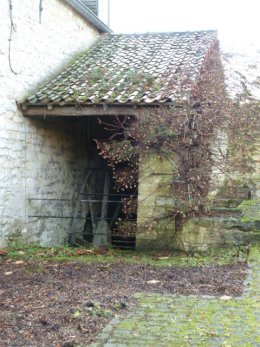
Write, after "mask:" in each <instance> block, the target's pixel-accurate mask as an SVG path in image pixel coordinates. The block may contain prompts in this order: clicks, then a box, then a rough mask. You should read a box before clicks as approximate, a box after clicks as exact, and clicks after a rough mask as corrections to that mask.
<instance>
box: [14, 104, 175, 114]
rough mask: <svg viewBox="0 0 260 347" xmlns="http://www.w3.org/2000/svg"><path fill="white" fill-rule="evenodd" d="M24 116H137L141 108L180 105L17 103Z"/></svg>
mask: <svg viewBox="0 0 260 347" xmlns="http://www.w3.org/2000/svg"><path fill="white" fill-rule="evenodd" d="M18 106H19V108H20V110H21V112H22V114H23V115H24V116H25V117H82V116H83V117H84V116H120V115H124V116H138V115H139V114H140V113H141V111H142V110H144V109H147V108H150V109H156V108H159V107H177V108H178V107H181V106H182V105H179V104H175V103H172V102H165V103H149V104H148V103H137V104H131V103H126V104H106V103H102V104H92V105H90V104H85V105H84V104H80V105H75V104H71V105H55V104H48V105H39V104H24V103H18Z"/></svg>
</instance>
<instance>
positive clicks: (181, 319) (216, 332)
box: [92, 245, 260, 347]
mask: <svg viewBox="0 0 260 347" xmlns="http://www.w3.org/2000/svg"><path fill="white" fill-rule="evenodd" d="M259 288H260V247H259V245H258V246H254V247H252V248H251V250H250V254H249V273H248V276H247V279H246V281H245V291H244V294H243V296H241V297H238V298H231V297H225V296H224V297H221V298H216V297H205V296H203V297H202V296H200V297H196V296H188V297H184V296H176V295H159V294H147V293H145V294H138V295H137V297H138V299H139V303H140V304H139V306H138V307H137V309H136V310H135V311H134V312H132V313H131V314H130V315H129V316H128V317H126V318H123V319H122V318H121V320H120V319H119V318H114V319H113V320H112V321H111V322H110V323H109V324H108V325H107V327H106V328H105V329H104V330H103V331H102V333H101V334H100V336H99V339H98V342H97V343H95V344H92V347H101V346H104V347H124V346H133V347H134V346H147V347H153V346H154V347H157V346H165V347H168V346H172V347H176V346H178V347H192V346H194V347H195V346H202V347H211V346H212V347H238V346H241V347H255V346H260V336H259V334H258V327H259V321H260V300H259V298H260V293H259Z"/></svg>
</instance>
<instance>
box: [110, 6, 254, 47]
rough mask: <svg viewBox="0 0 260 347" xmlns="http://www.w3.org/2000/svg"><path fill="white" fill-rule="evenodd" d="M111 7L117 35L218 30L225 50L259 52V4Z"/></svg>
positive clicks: (113, 24)
mask: <svg viewBox="0 0 260 347" xmlns="http://www.w3.org/2000/svg"><path fill="white" fill-rule="evenodd" d="M110 4H111V5H110V6H111V11H110V13H111V17H110V27H111V28H112V29H113V31H114V32H116V33H133V32H154V31H157V32H158V31H186V30H188V31H189V30H207V29H217V30H218V37H219V39H220V42H221V43H222V45H224V46H229V45H231V46H235V47H251V48H252V46H254V47H257V48H260V0H178V1H176V0H110ZM249 49H250V48H249ZM252 49H254V48H252Z"/></svg>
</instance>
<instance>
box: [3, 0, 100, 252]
mask: <svg viewBox="0 0 260 347" xmlns="http://www.w3.org/2000/svg"><path fill="white" fill-rule="evenodd" d="M12 5H13V7H12V14H13V16H12V20H13V23H14V29H15V31H13V35H12V41H11V49H10V56H9V47H8V45H9V41H8V40H9V37H10V30H11V27H10V13H9V1H8V0H0V8H1V11H0V33H1V35H0V122H1V126H0V246H3V245H4V244H6V243H7V242H8V240H10V239H11V240H13V241H16V240H21V239H22V240H26V241H27V242H40V243H41V244H42V245H48V244H53V245H54V244H60V243H62V242H63V241H64V240H65V239H66V234H67V232H68V221H66V220H65V221H64V220H62V219H58V220H55V223H53V222H52V221H51V220H43V219H42V220H39V219H33V218H29V217H28V215H29V213H31V212H33V211H30V210H29V209H30V205H29V200H28V199H29V198H32V197H33V198H34V197H40V198H48V199H49V198H54V197H64V198H68V199H71V198H73V197H74V196H75V191H76V190H77V187H78V185H80V180H81V179H82V176H83V175H84V170H85V167H86V165H87V150H86V148H85V147H84V132H83V131H82V124H79V123H80V122H79V121H77V120H75V121H69V120H59V119H56V120H55V119H53V120H49V121H46V120H42V121H40V120H30V119H26V118H24V117H23V116H22V114H21V112H20V111H19V110H18V108H17V105H16V101H17V100H21V99H23V98H24V97H25V96H26V95H27V94H29V93H30V92H31V91H32V90H34V88H36V86H38V85H39V84H40V83H42V82H44V81H45V80H48V78H50V76H51V75H52V74H54V73H56V72H57V71H58V70H59V69H61V68H63V67H64V65H66V64H67V63H68V61H70V60H71V58H72V57H73V56H75V55H76V54H77V52H80V51H82V50H84V49H85V48H86V47H88V46H89V45H90V44H91V43H92V42H94V40H95V39H96V38H97V37H98V36H99V33H98V31H97V30H96V29H95V28H94V27H93V26H92V25H91V24H89V23H88V22H87V21H86V20H85V19H83V18H82V17H80V16H79V15H78V14H77V13H76V12H74V11H73V10H72V9H71V8H70V7H69V6H67V5H65V3H63V1H61V0H48V1H46V2H43V11H42V22H41V24H40V23H39V3H38V1H31V0H24V1H12ZM9 59H10V62H11V66H12V69H13V70H14V71H15V73H13V72H12V71H11V69H10V66H9ZM43 212H44V211H43ZM67 212H68V211H67Z"/></svg>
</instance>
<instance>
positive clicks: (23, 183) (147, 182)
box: [0, 0, 244, 250]
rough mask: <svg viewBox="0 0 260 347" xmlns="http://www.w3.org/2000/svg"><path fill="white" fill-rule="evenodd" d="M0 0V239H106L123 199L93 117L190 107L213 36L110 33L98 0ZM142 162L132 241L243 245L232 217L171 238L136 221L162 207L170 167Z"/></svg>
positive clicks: (171, 233) (172, 231) (171, 231)
mask: <svg viewBox="0 0 260 347" xmlns="http://www.w3.org/2000/svg"><path fill="white" fill-rule="evenodd" d="M1 1H3V3H4V6H3V8H4V11H3V12H2V13H1V16H3V20H2V18H0V19H1V22H0V23H1V24H0V25H1V32H3V33H4V35H3V37H4V41H3V42H2V43H1V46H0V47H1V48H0V52H1V57H2V58H1V60H2V62H3V63H1V71H0V73H1V75H0V83H1V85H0V93H1V107H0V109H1V114H2V117H1V119H2V127H1V130H0V151H1V168H0V175H1V185H2V186H1V198H0V201H1V202H0V211H1V231H0V245H3V244H5V243H7V242H8V241H19V242H37V243H40V244H41V245H44V246H47V245H52V246H53V245H61V244H64V243H66V242H67V241H68V240H70V239H72V238H75V236H80V237H81V236H83V238H84V239H85V240H87V241H94V242H96V244H102V243H104V244H106V243H108V242H110V241H111V235H110V234H111V229H113V226H114V223H115V222H116V219H120V220H121V219H122V218H121V215H120V212H119V209H120V204H121V198H125V197H126V195H124V194H122V195H120V194H117V193H115V192H114V191H113V179H112V175H111V171H110V170H109V167H108V166H107V164H106V162H105V161H104V160H103V159H101V158H100V156H99V155H98V152H97V149H96V145H95V141H94V140H95V139H100V138H105V137H108V136H109V134H108V132H107V130H106V129H105V127H104V125H103V124H100V122H99V119H100V118H101V119H103V120H104V119H105V120H106V121H108V122H109V121H111V120H113V119H114V117H115V116H117V117H121V116H129V117H142V115H143V114H144V113H145V112H146V111H147V110H149V109H152V108H156V107H159V106H160V107H161V106H163V107H168V106H170V107H175V106H176V107H177V108H178V107H180V106H181V105H182V104H183V103H187V104H189V100H190V93H191V91H192V90H193V88H194V87H195V86H196V85H197V83H198V81H200V80H201V77H202V74H201V72H202V71H203V69H204V68H205V67H207V66H210V64H208V62H209V61H210V60H211V59H212V57H213V56H216V55H219V48H218V42H217V37H216V32H214V31H200V32H184V33H151V34H133V35H120V34H112V33H110V32H111V30H110V29H109V27H108V26H107V25H106V24H104V22H102V21H101V20H100V19H99V18H98V17H97V16H96V14H97V15H101V16H102V18H104V20H106V19H107V11H106V9H107V6H106V2H105V1H100V2H99V6H98V7H97V6H95V5H96V3H95V2H94V1H87V0H84V1H83V0H81V1H80V0H78V1H77V0H74V1H72V0H71V1H67V0H66V1H65V0H64V1H61V0H59V1H58V0H51V1H49V2H48V3H46V5H44V8H43V9H42V8H41V7H40V9H39V8H38V6H36V5H35V6H32V5H31V2H30V1H29V0H26V1H24V2H23V4H21V3H19V4H18V3H17V4H16V3H15V2H14V4H13V7H12V8H10V7H8V1H4V0H1ZM9 4H10V2H9ZM88 6H90V7H91V9H92V10H93V11H94V12H92V11H90V10H89V8H88ZM95 13H96V14H95ZM10 23H11V24H10ZM2 27H3V30H2ZM78 53H79V54H78ZM16 101H17V103H16ZM147 163H149V158H148V159H147V158H145V159H143V160H141V161H140V170H139V183H138V213H137V215H136V216H135V217H134V219H135V222H136V223H137V233H136V245H137V247H140V248H141V247H152V248H155V247H160V248H162V247H163V248H166V247H170V248H174V247H176V246H178V247H179V248H183V249H186V250H189V249H194V250H205V249H207V247H208V246H216V245H217V246H221V245H223V244H230V243H232V242H233V241H234V242H238V243H243V242H244V237H243V235H241V230H239V225H238V223H237V222H235V223H233V224H232V223H231V224H232V225H228V226H227V225H225V223H224V224H223V223H222V222H223V221H219V220H218V221H216V220H215V219H214V220H210V221H205V220H203V221H202V222H201V221H199V222H198V221H195V222H194V221H193V222H194V223H195V224H194V223H193V222H192V223H193V224H191V222H189V223H190V224H187V225H186V226H185V225H184V226H183V228H182V230H178V232H179V234H178V235H177V234H176V228H175V222H174V221H173V223H172V225H170V227H169V225H168V226H167V228H168V230H167V232H166V231H165V228H164V227H163V226H162V227H161V226H160V227H158V228H157V227H155V228H152V229H147V228H146V226H145V223H143V221H144V220H149V218H153V217H155V216H157V215H158V214H160V213H161V211H162V210H165V209H167V208H168V206H167V205H169V204H171V203H172V200H171V199H168V197H169V196H168V193H167V192H166V193H165V191H164V190H163V189H162V188H161V187H162V183H166V185H167V179H169V178H170V173H172V170H171V167H169V163H167V161H166V162H164V163H162V162H161V161H158V162H156V160H155V161H153V163H154V164H153V166H152V167H151V166H149V165H147ZM167 175H168V176H167ZM166 177H168V178H166ZM128 193H129V192H128ZM130 194H132V192H130ZM100 197H101V198H100ZM166 197H167V198H166ZM173 200H174V197H173ZM118 217H119V218H118ZM226 226H227V228H226ZM229 226H230V228H229ZM242 228H243V227H242ZM230 229H235V231H236V232H237V234H238V237H236V235H235V237H233V236H230V235H231V234H230V232H229V231H227V230H230ZM180 232H181V234H180ZM84 235H85V236H84ZM176 235H177V236H178V238H176Z"/></svg>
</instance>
